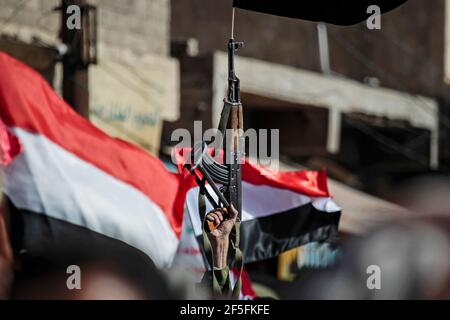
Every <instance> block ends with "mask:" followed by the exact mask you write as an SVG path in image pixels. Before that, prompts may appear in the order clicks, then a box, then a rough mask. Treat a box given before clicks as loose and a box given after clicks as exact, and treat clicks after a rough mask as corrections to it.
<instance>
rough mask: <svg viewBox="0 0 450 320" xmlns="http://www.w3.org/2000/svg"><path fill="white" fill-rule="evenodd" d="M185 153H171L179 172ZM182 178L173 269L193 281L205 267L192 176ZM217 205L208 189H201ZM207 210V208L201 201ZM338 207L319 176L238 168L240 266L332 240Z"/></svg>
mask: <svg viewBox="0 0 450 320" xmlns="http://www.w3.org/2000/svg"><path fill="white" fill-rule="evenodd" d="M185 152H189V150H187V149H183V150H181V149H180V150H177V151H176V159H177V161H178V163H179V169H180V170H182V167H183V164H184V161H185V159H190V157H189V156H184V155H185ZM180 174H183V175H184V176H185V177H184V179H183V183H182V187H181V188H183V189H184V190H186V191H185V192H186V200H185V213H184V223H183V230H182V234H181V238H180V246H179V249H178V252H177V255H176V257H175V260H174V267H176V268H180V269H183V268H184V269H186V268H187V267H188V269H189V271H191V272H192V274H194V277H195V278H196V280H197V281H200V279H201V276H202V275H203V273H204V272H205V271H206V269H208V268H209V267H207V266H206V263H205V261H204V259H203V256H202V250H201V246H202V239H201V235H202V228H201V221H200V217H199V208H198V196H199V190H200V188H199V187H198V186H197V185H196V183H195V181H194V179H193V178H192V176H191V175H190V174H189V173H188V172H187V171H186V170H184V171H181V172H180ZM206 187H207V189H208V190H209V191H210V194H211V195H212V197H213V198H214V199H215V200H216V201H217V198H216V196H215V194H214V193H213V192H212V189H211V188H210V186H209V185H207V186H206ZM206 205H207V211H209V210H212V209H213V207H212V206H211V204H210V203H209V202H208V200H206ZM340 216H341V208H340V207H339V206H338V205H337V204H336V203H335V202H334V201H333V199H332V198H331V195H330V193H329V191H328V186H327V176H326V173H325V171H296V172H282V171H278V170H277V171H275V170H270V169H268V168H267V167H262V166H259V165H256V164H252V163H250V162H249V161H246V162H244V163H243V164H242V222H241V249H242V252H243V255H244V262H245V263H250V262H255V261H259V260H264V259H269V258H272V257H276V256H278V255H279V254H280V253H282V252H284V251H287V250H289V249H292V248H295V247H299V246H301V245H304V244H306V243H309V242H316V241H317V242H321V241H325V240H328V239H330V238H333V237H336V236H337V232H338V225H339V219H340Z"/></svg>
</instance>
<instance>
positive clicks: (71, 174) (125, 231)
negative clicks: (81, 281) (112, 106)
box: [0, 52, 183, 268]
mask: <svg viewBox="0 0 450 320" xmlns="http://www.w3.org/2000/svg"><path fill="white" fill-rule="evenodd" d="M0 70H1V72H0V119H1V122H2V124H1V126H0V143H1V144H0V147H1V150H2V151H1V154H0V155H1V159H2V164H4V165H5V164H7V166H6V167H4V168H3V174H4V190H3V193H4V194H5V195H6V196H7V198H8V200H9V202H10V206H11V208H12V213H13V215H12V220H13V222H14V221H16V222H17V221H18V222H17V223H15V224H14V226H13V227H14V229H13V234H12V238H13V240H17V237H18V234H19V233H20V239H19V240H18V241H16V242H19V243H20V247H19V248H18V249H19V250H20V251H23V252H27V254H28V255H31V256H40V255H44V256H45V255H48V254H49V251H51V250H53V249H54V248H57V247H63V246H64V245H68V246H69V247H76V248H78V249H79V250H81V251H83V250H89V249H91V248H93V247H96V246H97V247H98V248H99V250H102V249H101V248H102V246H104V247H105V248H106V247H108V245H110V246H123V247H128V248H130V249H133V250H137V251H138V252H140V253H142V254H143V255H145V256H147V257H149V258H151V260H152V261H153V263H154V264H155V265H156V266H158V267H160V268H164V267H167V266H170V264H171V262H172V260H173V257H174V254H175V252H176V250H177V247H178V237H179V235H180V232H181V223H182V215H183V207H182V202H181V206H178V207H177V203H180V201H177V199H178V196H179V194H178V190H179V176H177V175H175V174H172V173H170V172H168V170H167V169H166V168H165V166H164V164H163V163H162V162H161V161H160V160H159V159H157V158H156V157H154V156H152V155H150V154H149V153H147V152H146V151H144V150H142V149H140V148H138V147H137V146H134V145H132V144H130V143H127V142H125V141H122V140H119V139H115V138H112V137H110V136H108V135H107V134H105V133H104V132H103V131H101V130H99V129H97V128H96V127H95V126H94V125H92V124H91V123H90V122H89V121H88V120H86V119H84V118H82V117H81V116H79V115H78V114H77V113H76V112H75V111H73V109H72V108H70V106H69V105H67V103H66V102H64V101H63V100H62V99H61V98H59V97H58V96H57V94H56V93H55V92H54V91H53V90H52V88H51V87H50V86H49V85H48V83H47V82H46V81H45V80H44V79H43V78H42V77H41V76H40V75H39V74H38V73H36V72H35V71H34V70H32V69H30V68H29V67H27V66H26V65H24V64H22V63H20V62H19V61H17V60H15V59H13V58H11V57H10V56H8V55H6V54H5V53H2V52H0ZM19 229H20V231H19ZM107 244H108V245H107Z"/></svg>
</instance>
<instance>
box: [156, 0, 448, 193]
mask: <svg viewBox="0 0 450 320" xmlns="http://www.w3.org/2000/svg"><path fill="white" fill-rule="evenodd" d="M229 2H230V1H228V0H218V1H214V2H208V1H202V0H187V1H176V0H175V1H172V10H171V16H172V19H171V38H172V44H173V45H172V54H173V55H174V56H176V57H178V58H179V60H180V63H181V83H182V86H181V96H182V99H181V101H182V105H181V114H182V117H181V118H180V120H179V121H178V122H175V123H171V124H169V125H167V126H166V128H167V131H166V130H165V131H164V134H163V143H164V144H167V143H169V140H170V132H171V130H172V129H173V128H175V127H179V126H182V127H188V128H189V127H190V126H192V119H199V120H203V121H204V123H208V124H209V123H210V124H211V125H216V123H217V122H216V121H217V119H218V118H219V112H220V108H221V99H222V96H223V95H224V93H225V86H226V82H225V80H226V60H225V59H226V57H225V55H224V53H223V51H224V48H225V44H226V41H227V39H228V38H229V35H230V24H231V22H230V20H231V19H230V16H231V12H230V3H229ZM447 2H448V1H445V0H438V1H420V0H410V1H409V2H408V3H407V4H405V5H404V6H402V7H401V8H399V9H397V10H395V11H394V12H391V13H388V14H386V15H384V16H382V18H381V30H369V29H368V28H367V26H366V25H365V24H360V25H356V26H352V27H337V26H331V25H328V26H325V25H322V24H316V23H312V22H307V21H298V20H293V19H288V18H281V17H276V16H270V15H265V14H259V13H254V12H249V11H244V10H238V11H237V15H236V32H235V34H236V37H237V38H238V39H239V40H242V41H245V47H244V48H243V49H242V50H240V52H239V56H240V58H239V60H238V62H237V64H238V66H237V70H238V76H239V77H240V78H241V86H242V91H243V98H242V100H243V102H244V105H245V110H246V112H245V118H246V119H245V120H246V121H245V124H244V125H245V126H246V127H253V128H283V129H282V130H281V132H280V135H281V136H280V140H281V141H280V153H281V154H282V155H283V156H285V157H287V158H289V159H290V160H293V161H295V162H301V163H303V164H306V165H307V166H309V167H312V168H316V169H318V168H321V167H327V169H328V171H329V174H330V175H331V176H332V177H334V178H336V179H338V180H340V181H342V182H345V183H346V184H347V185H350V186H353V187H356V188H359V189H362V190H364V191H367V192H369V193H372V194H376V195H378V196H381V197H385V198H389V196H390V194H392V190H393V189H394V188H395V187H396V186H397V185H398V184H399V183H401V182H403V181H405V179H409V178H411V177H412V176H415V175H419V174H424V173H432V172H436V171H438V172H443V171H445V172H448V169H449V164H450V162H449V160H450V158H449V147H448V146H449V143H448V142H449V140H448V139H449V138H448V132H449V129H450V118H449V115H450V113H449V112H448V110H449V108H448V104H449V102H450V101H449V99H450V96H449V92H448V85H447V83H446V79H447V76H446V74H445V70H446V66H448V64H449V63H448V60H449V57H448V56H446V54H447V52H448V50H447V49H446V44H447V43H449V42H448V41H447V40H446V39H447V37H448V36H449V35H448V32H447V30H448V28H447V27H446V26H447V24H448V20H449V19H447V18H448V17H450V15H449V14H448V10H449V9H448V8H449V5H448V4H447ZM446 4H447V6H446ZM446 10H447V11H446ZM192 38H194V39H192ZM183 43H185V47H186V48H189V47H192V44H195V47H196V49H195V50H192V49H191V50H186V51H185V52H183V51H180V47H182V45H181V44H183ZM190 52H194V55H195V56H194V57H192V54H190Z"/></svg>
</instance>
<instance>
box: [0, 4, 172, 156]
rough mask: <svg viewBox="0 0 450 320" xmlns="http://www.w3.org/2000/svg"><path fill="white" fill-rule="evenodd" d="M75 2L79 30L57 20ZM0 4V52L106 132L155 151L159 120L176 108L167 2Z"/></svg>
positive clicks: (166, 118)
mask: <svg viewBox="0 0 450 320" xmlns="http://www.w3.org/2000/svg"><path fill="white" fill-rule="evenodd" d="M73 4H75V5H78V6H79V7H80V8H81V21H82V28H81V30H73V31H68V30H67V28H63V29H62V28H61V25H62V23H61V22H62V21H66V18H67V17H68V15H67V14H64V13H65V12H66V10H67V7H69V6H70V5H73ZM0 8H1V10H0V37H1V38H0V39H1V40H0V50H3V51H6V52H8V53H10V54H11V55H13V56H15V57H16V58H19V59H20V60H22V61H23V62H25V63H27V64H28V65H30V66H32V67H33V68H35V69H36V70H38V71H39V72H41V73H42V74H43V75H44V76H45V77H46V78H47V80H48V81H49V82H50V83H51V84H53V85H54V87H55V89H56V90H57V91H59V92H60V94H61V96H63V97H64V99H65V100H67V101H68V102H69V103H70V104H71V105H72V106H73V107H74V108H75V109H76V110H77V111H78V112H80V113H81V114H83V115H84V116H86V117H88V116H89V117H90V119H91V120H92V122H94V123H95V124H96V125H98V126H99V127H101V128H102V129H104V130H106V131H108V133H110V134H112V135H114V136H117V137H120V138H124V139H126V140H129V141H132V142H134V143H137V144H139V145H141V146H142V147H144V148H146V149H147V150H149V151H151V152H153V153H156V154H157V153H158V151H159V142H160V135H161V130H162V121H163V120H172V121H173V120H175V119H177V118H178V114H179V75H178V70H179V67H178V62H177V61H176V60H175V59H172V58H170V56H169V51H170V50H169V48H170V31H169V30H170V1H169V0H152V1H146V0H134V1H122V0H112V1H111V0H108V1H106V0H94V1H85V0H73V1H72V0H70V1H69V0H18V1H16V0H1V1H0ZM70 13H72V11H70ZM64 27H65V26H64ZM63 70H64V71H65V72H63Z"/></svg>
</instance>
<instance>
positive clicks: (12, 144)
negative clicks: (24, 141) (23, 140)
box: [0, 119, 23, 165]
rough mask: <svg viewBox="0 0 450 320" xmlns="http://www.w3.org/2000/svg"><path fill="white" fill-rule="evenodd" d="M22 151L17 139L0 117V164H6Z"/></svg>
mask: <svg viewBox="0 0 450 320" xmlns="http://www.w3.org/2000/svg"><path fill="white" fill-rule="evenodd" d="M22 151H23V148H22V145H21V144H20V142H19V139H17V137H16V136H15V135H13V134H12V133H11V132H10V131H9V130H8V128H7V127H6V125H5V124H4V123H3V121H2V119H0V165H8V164H10V163H11V162H12V161H13V159H14V158H15V157H16V156H17V155H18V154H19V153H21V152H22Z"/></svg>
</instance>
